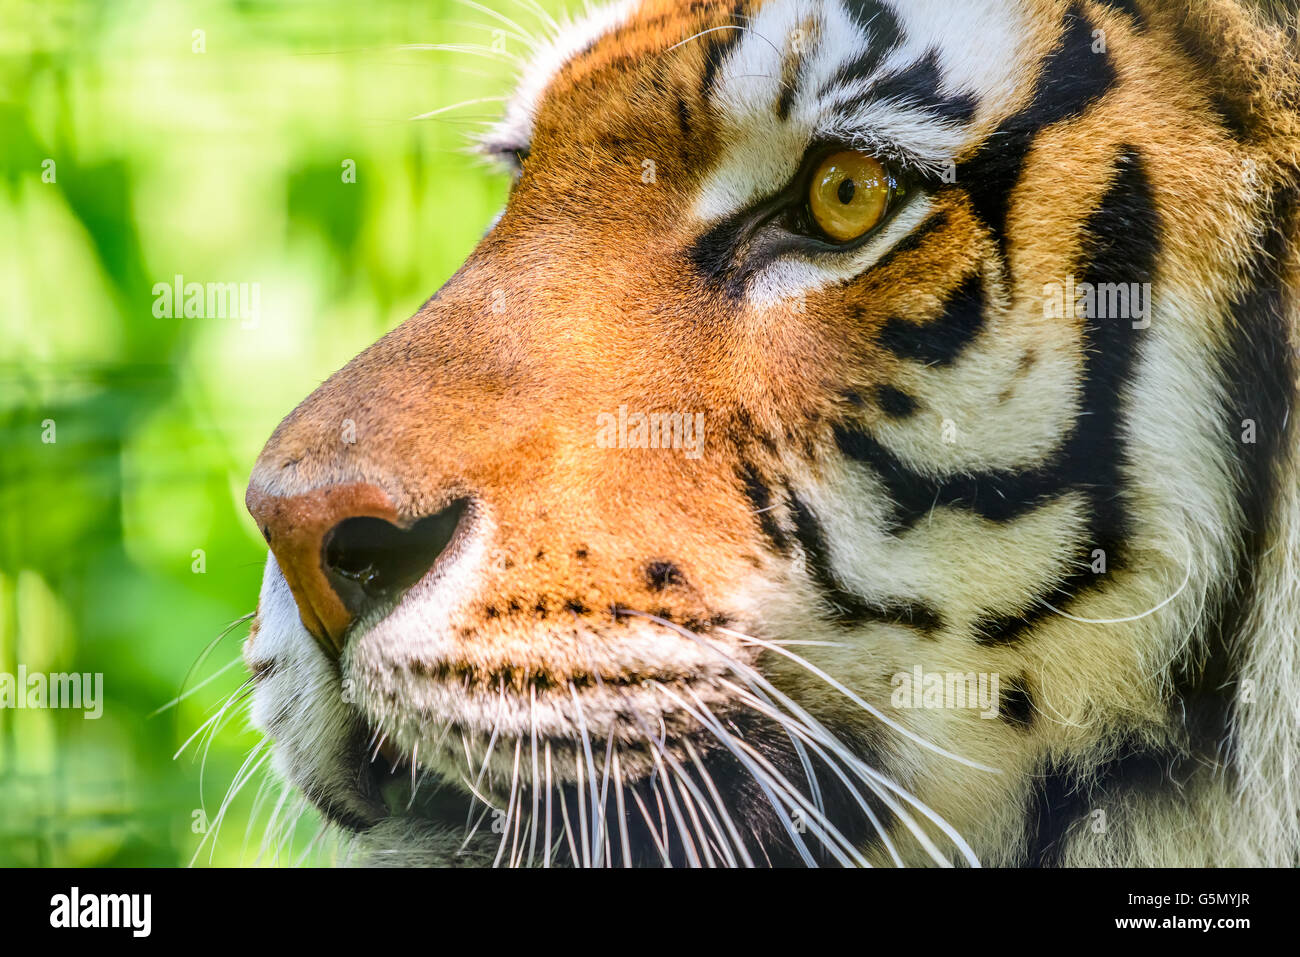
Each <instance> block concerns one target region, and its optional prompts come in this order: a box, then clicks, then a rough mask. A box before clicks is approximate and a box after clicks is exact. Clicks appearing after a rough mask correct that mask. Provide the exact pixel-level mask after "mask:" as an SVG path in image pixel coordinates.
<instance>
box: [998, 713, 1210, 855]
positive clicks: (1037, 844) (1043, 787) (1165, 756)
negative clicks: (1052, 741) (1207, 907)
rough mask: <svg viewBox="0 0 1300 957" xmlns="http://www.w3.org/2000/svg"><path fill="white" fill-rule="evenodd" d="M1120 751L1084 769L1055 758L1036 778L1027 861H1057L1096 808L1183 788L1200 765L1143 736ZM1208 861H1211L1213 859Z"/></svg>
mask: <svg viewBox="0 0 1300 957" xmlns="http://www.w3.org/2000/svg"><path fill="white" fill-rule="evenodd" d="M1113 753H1114V757H1112V758H1110V759H1109V760H1107V761H1106V762H1104V763H1103V764H1101V765H1099V766H1097V767H1095V768H1091V769H1088V770H1086V771H1083V772H1081V771H1079V770H1078V769H1077V768H1075V767H1072V766H1067V765H1064V764H1050V765H1048V767H1047V768H1046V770H1045V771H1044V772H1043V773H1042V774H1040V775H1037V776H1036V777H1035V778H1034V781H1035V786H1034V788H1033V790H1032V791H1031V792H1030V795H1029V807H1028V816H1029V842H1028V846H1027V849H1026V853H1025V860H1024V864H1025V865H1026V866H1030V867H1056V866H1059V865H1061V864H1062V863H1064V852H1065V844H1066V842H1067V840H1068V839H1069V837H1070V835H1071V833H1072V832H1074V831H1075V830H1076V829H1078V828H1080V827H1083V826H1084V825H1085V824H1086V823H1087V819H1088V816H1089V815H1090V814H1091V813H1092V812H1094V811H1098V810H1100V811H1105V812H1106V813H1108V814H1113V813H1115V812H1116V810H1118V809H1121V808H1123V807H1124V806H1126V805H1129V804H1131V803H1132V801H1133V799H1134V797H1135V796H1136V795H1138V794H1141V793H1155V792H1158V791H1164V792H1169V791H1181V790H1183V789H1185V788H1187V787H1188V785H1189V784H1190V783H1191V773H1192V771H1193V770H1194V765H1193V764H1192V763H1190V762H1189V761H1188V759H1187V758H1186V757H1185V756H1184V755H1181V754H1178V753H1177V752H1175V751H1172V750H1168V749H1163V748H1153V747H1151V746H1150V745H1149V744H1147V743H1145V742H1144V741H1143V740H1141V739H1140V738H1137V737H1135V738H1133V739H1132V740H1129V741H1124V742H1122V743H1121V744H1120V746H1119V747H1117V748H1115V749H1114V752H1113ZM1207 863H1208V862H1207Z"/></svg>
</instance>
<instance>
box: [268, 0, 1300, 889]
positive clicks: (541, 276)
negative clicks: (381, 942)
mask: <svg viewBox="0 0 1300 957" xmlns="http://www.w3.org/2000/svg"><path fill="white" fill-rule="evenodd" d="M497 16H499V17H505V14H497ZM543 16H544V15H543V14H541V13H540V12H539V13H538V17H539V19H542V17H543ZM507 19H509V18H507ZM510 22H511V23H513V22H514V21H513V20H512V19H511V20H510ZM541 32H542V36H541V38H540V39H539V40H538V42H537V44H536V46H535V49H534V51H533V52H532V53H531V54H530V55H529V56H528V57H527V59H526V61H525V62H524V65H523V67H522V69H521V71H520V73H519V76H518V78H517V81H516V85H515V87H514V91H513V93H512V95H511V96H510V98H509V99H508V100H507V101H506V103H505V105H504V108H503V111H502V113H501V117H500V119H499V121H497V122H495V123H494V125H492V127H491V129H490V130H489V131H488V132H487V133H486V134H485V135H484V136H483V137H482V139H481V142H480V144H479V149H480V150H481V152H482V154H484V155H485V156H487V157H488V158H489V159H490V160H492V161H493V162H494V163H495V164H497V165H498V166H499V167H502V168H504V171H505V172H506V174H508V175H509V177H510V191H509V195H508V198H507V200H506V202H505V204H504V207H503V209H502V210H501V212H500V214H499V215H498V216H497V218H496V219H495V220H494V222H493V223H492V224H491V225H490V227H489V228H488V230H487V232H486V234H485V235H484V236H483V237H482V239H481V241H480V242H479V243H478V245H477V246H476V248H475V249H474V250H473V251H472V252H471V253H470V254H469V256H468V258H467V259H466V260H465V262H464V264H463V266H462V267H461V268H460V269H459V270H458V271H456V272H455V274H454V275H453V276H452V277H451V278H450V279H449V280H448V281H447V282H446V284H445V285H443V286H442V287H441V288H440V289H439V290H438V291H437V292H436V293H435V294H434V295H433V296H432V297H431V298H430V299H429V300H428V301H427V302H425V303H424V305H423V306H422V307H420V309H419V310H418V311H417V312H416V313H415V315H414V316H413V317H411V318H409V319H407V320H406V321H405V322H403V323H401V324H399V325H397V326H396V327H395V328H393V329H392V331H390V332H389V333H388V334H387V335H385V336H383V337H382V338H381V339H379V340H378V341H377V342H376V343H374V344H373V345H372V346H370V347H369V348H367V349H366V350H365V351H363V352H361V353H360V354H359V355H358V356H357V357H356V358H354V359H353V360H352V361H350V362H349V363H348V364H347V365H346V366H344V367H343V368H342V369H341V370H340V371H338V372H336V373H335V374H334V375H333V376H331V377H330V378H329V379H328V380H327V381H325V382H324V384H323V385H322V386H320V388H319V389H317V390H316V391H315V392H313V393H312V394H311V395H310V396H308V397H307V398H306V399H305V400H304V401H303V402H302V403H301V404H300V405H298V406H297V408H295V409H294V410H293V411H292V412H291V413H290V414H289V415H288V416H287V417H286V418H285V419H284V420H283V421H282V422H281V423H280V424H279V426H278V427H277V428H276V429H275V430H274V433H273V434H272V435H271V437H270V439H269V441H268V442H267V444H266V446H265V448H264V449H263V451H262V452H261V454H260V456H259V457H258V458H257V461H256V463H255V465H254V467H253V469H252V474H251V478H250V481H249V485H248V489H247V496H246V503H247V507H248V509H249V511H250V513H251V514H252V516H253V518H254V519H255V521H256V523H257V526H258V528H259V529H260V531H261V533H262V535H263V537H264V538H265V540H266V543H267V545H268V548H269V554H268V559H267V563H266V568H265V574H264V578H263V583H262V586H261V592H260V596H259V600H258V608H257V612H256V617H255V620H254V622H253V624H252V627H251V629H250V633H249V637H248V639H247V641H246V643H245V648H244V657H245V660H246V662H247V665H248V667H249V669H250V672H251V675H252V679H251V680H252V682H253V685H254V691H253V699H252V705H251V714H252V718H253V722H254V723H255V725H256V726H257V727H258V728H259V729H260V730H261V731H262V732H263V733H264V734H265V735H266V737H267V738H268V739H269V740H270V741H271V742H272V745H271V747H272V749H273V750H272V753H273V755H274V758H273V764H274V768H275V772H276V774H278V775H279V776H280V777H281V778H282V779H283V780H284V781H286V782H288V785H289V786H291V787H292V788H295V789H296V790H297V791H298V792H299V793H300V794H301V795H302V797H303V798H304V800H305V801H307V802H310V804H311V805H314V806H315V807H316V808H318V809H319V812H320V814H321V815H322V816H323V818H324V819H325V820H326V821H327V822H328V824H329V826H330V827H331V828H332V831H333V833H336V834H337V835H338V836H339V837H340V841H341V844H340V846H341V847H342V848H343V854H342V857H341V860H342V861H344V862H348V863H364V864H375V865H385V864H388V865H395V866H419V865H431V866H491V865H497V866H533V867H561V866H565V867H567V866H576V867H595V866H613V867H642V866H645V867H656V866H671V867H679V866H687V867H693V866H701V867H713V866H716V867H749V866H754V867H804V866H807V867H814V866H816V867H820V866H846V867H858V866H944V867H947V866H957V867H967V866H970V867H974V866H985V867H988V866H993V867H1045V866H1051V867H1120V866H1166V865H1183V866H1209V865H1250V866H1294V865H1296V864H1297V863H1300V776H1297V775H1295V774H1294V773H1293V772H1294V769H1295V768H1296V767H1297V766H1300V644H1298V643H1297V640H1296V629H1297V625H1300V472H1298V471H1297V435H1298V432H1297V430H1298V429H1300V417H1297V416H1296V415H1294V414H1293V411H1294V408H1293V407H1294V404H1295V399H1296V393H1297V388H1298V382H1300V371H1298V362H1297V346H1298V345H1300V305H1298V304H1300V253H1298V252H1297V249H1298V248H1300V244H1298V243H1297V237H1298V236H1300V225H1298V224H1300V66H1297V61H1298V60H1300V56H1298V55H1297V54H1298V53H1300V40H1297V30H1296V24H1295V18H1294V17H1293V16H1292V13H1291V10H1290V9H1289V8H1288V7H1287V6H1286V5H1276V4H1268V3H1262V2H1258V0H1256V2H1248V0H617V2H614V3H612V4H609V5H605V6H601V7H594V8H589V9H587V10H586V11H584V12H583V13H581V14H578V15H575V16H566V17H565V18H564V19H563V20H562V22H552V23H551V24H548V25H547V26H545V28H544V29H543V30H542V31H541Z"/></svg>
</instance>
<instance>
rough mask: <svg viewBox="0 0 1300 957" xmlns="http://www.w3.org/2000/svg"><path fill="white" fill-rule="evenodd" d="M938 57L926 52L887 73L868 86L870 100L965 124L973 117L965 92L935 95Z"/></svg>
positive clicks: (972, 99) (972, 106)
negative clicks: (891, 102) (869, 88)
mask: <svg viewBox="0 0 1300 957" xmlns="http://www.w3.org/2000/svg"><path fill="white" fill-rule="evenodd" d="M941 82H942V78H941V76H940V74H939V54H938V52H937V51H935V50H930V51H929V52H928V53H926V55H925V56H924V57H922V58H921V59H920V60H918V61H917V62H915V63H913V64H912V65H911V66H909V67H908V68H907V69H905V70H902V71H900V72H898V73H891V74H890V75H889V76H887V77H885V78H884V79H882V80H881V81H880V82H879V83H876V84H875V85H874V86H872V87H871V90H870V92H869V94H868V96H869V97H870V98H871V99H873V100H879V101H884V100H895V101H898V102H897V105H898V106H899V107H904V106H911V107H914V108H918V109H923V110H926V111H927V112H930V113H933V114H934V115H935V116H936V117H938V118H939V119H943V120H948V121H950V122H954V123H969V122H970V120H971V117H973V116H974V115H975V107H976V106H977V105H978V104H977V103H976V100H975V97H973V96H971V95H970V94H968V93H959V94H954V95H952V96H945V95H944V94H942V93H940V92H939V85H940V83H941Z"/></svg>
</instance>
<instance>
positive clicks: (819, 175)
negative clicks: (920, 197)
mask: <svg viewBox="0 0 1300 957" xmlns="http://www.w3.org/2000/svg"><path fill="white" fill-rule="evenodd" d="M891 192H892V182H891V178H890V175H889V171H888V170H886V169H885V167H884V166H883V165H882V164H881V163H880V161H879V160H877V159H875V158H874V157H871V156H868V155H867V154H866V153H859V152H857V151H855V150H840V151H838V152H835V153H831V154H830V155H828V156H827V157H826V158H825V159H823V160H822V161H821V162H820V163H819V164H818V165H817V168H816V169H815V170H814V171H813V177H812V182H811V183H810V184H809V187H808V208H809V209H810V210H811V211H812V216H813V219H814V220H815V221H816V223H817V225H818V226H819V227H820V228H821V230H822V232H824V233H825V234H826V235H827V236H829V237H830V238H831V239H833V240H835V241H836V242H841V243H846V242H848V241H849V240H851V239H857V238H858V237H859V236H861V235H863V234H864V233H866V232H867V231H868V230H870V229H872V228H873V227H874V226H876V225H877V224H878V223H879V222H880V221H881V219H883V218H884V216H885V210H886V209H887V208H888V206H889V200H890V194H891Z"/></svg>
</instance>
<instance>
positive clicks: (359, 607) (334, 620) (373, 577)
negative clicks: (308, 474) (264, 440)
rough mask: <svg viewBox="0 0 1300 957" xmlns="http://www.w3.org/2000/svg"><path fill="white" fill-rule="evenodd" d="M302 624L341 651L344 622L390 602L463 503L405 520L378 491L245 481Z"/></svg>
mask: <svg viewBox="0 0 1300 957" xmlns="http://www.w3.org/2000/svg"><path fill="white" fill-rule="evenodd" d="M244 501H245V504H246V505H247V506H248V511H249V512H250V513H251V514H252V516H253V518H254V519H255V520H256V521H257V525H258V528H260V529H261V530H262V536H263V537H264V538H265V539H266V542H267V544H268V545H269V546H270V547H271V552H272V553H273V554H274V555H275V560H276V563H277V564H278V565H279V566H280V572H281V573H282V574H283V575H284V577H285V580H286V581H287V582H288V583H289V589H290V591H292V592H293V597H294V601H296V602H297V604H298V615H299V617H300V618H301V619H302V623H303V626H304V627H305V628H306V629H307V630H308V631H309V632H311V633H312V635H313V636H315V638H316V640H317V641H319V642H320V643H321V645H322V646H323V647H324V648H325V650H326V651H327V652H328V653H330V654H333V655H335V656H337V655H339V654H341V653H342V651H343V645H344V641H345V639H346V636H347V631H348V628H349V627H351V625H352V623H353V622H354V621H356V620H357V619H359V618H361V617H363V616H364V615H366V614H367V613H368V612H371V611H374V610H376V609H381V608H391V607H392V606H393V605H394V604H396V602H397V600H398V599H399V598H401V596H402V595H403V594H404V593H405V592H406V591H407V589H409V588H410V587H411V586H412V585H414V584H415V583H416V582H417V581H419V580H420V579H421V578H422V577H424V575H425V573H426V572H428V571H429V569H430V568H432V567H433V565H434V563H435V562H436V561H437V560H438V557H439V556H440V555H441V554H443V552H444V551H446V549H447V546H448V545H449V544H450V542H451V540H452V537H453V535H455V532H456V529H457V527H458V526H459V525H460V522H461V519H462V518H463V516H464V514H465V509H466V505H467V502H466V501H465V500H464V499H458V500H456V501H454V502H452V503H451V504H450V505H448V506H447V507H446V508H443V509H442V510H440V511H438V512H436V513H434V514H432V515H426V516H423V517H421V518H418V519H416V520H403V519H402V518H401V517H400V516H399V514H398V511H397V509H396V508H395V507H394V505H393V502H392V500H391V499H390V498H389V497H388V495H387V493H385V492H384V490H383V489H381V488H379V487H378V486H375V485H370V484H367V483H353V484H348V485H333V486H326V487H324V488H319V489H315V490H313V491H311V492H307V493H304V494H300V495H292V496H276V495H271V494H268V493H266V492H264V491H263V490H261V489H259V488H257V487H256V485H250V486H249V488H248V492H247V494H246V495H245V498H244Z"/></svg>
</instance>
